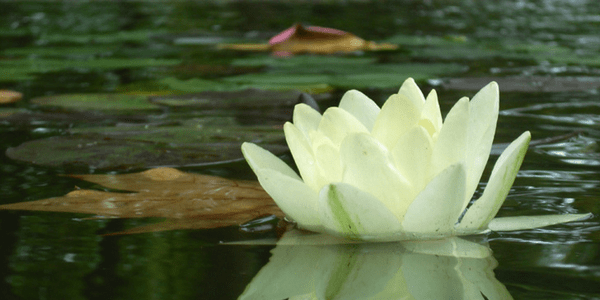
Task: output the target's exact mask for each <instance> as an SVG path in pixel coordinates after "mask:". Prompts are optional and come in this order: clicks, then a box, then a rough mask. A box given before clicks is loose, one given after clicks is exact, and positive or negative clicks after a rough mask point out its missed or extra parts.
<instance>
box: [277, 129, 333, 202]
mask: <svg viewBox="0 0 600 300" xmlns="http://www.w3.org/2000/svg"><path fill="white" fill-rule="evenodd" d="M283 131H284V132H285V140H286V141H287V144H288V147H289V148H290V152H291V153H292V156H293V157H294V161H295V162H296V166H297V167H298V170H299V171H300V175H301V176H302V179H303V180H304V182H305V183H306V184H307V185H308V186H310V187H311V188H312V189H313V190H314V191H315V193H317V192H318V191H319V190H320V189H321V185H322V182H323V180H324V179H323V178H322V177H323V176H322V175H321V174H320V173H319V169H318V168H317V164H316V161H315V155H314V153H313V151H312V148H311V146H310V144H309V143H308V141H307V140H306V138H305V137H304V135H303V134H302V132H301V131H300V130H299V129H298V128H297V127H296V126H294V124H292V123H290V122H287V123H285V125H283Z"/></svg>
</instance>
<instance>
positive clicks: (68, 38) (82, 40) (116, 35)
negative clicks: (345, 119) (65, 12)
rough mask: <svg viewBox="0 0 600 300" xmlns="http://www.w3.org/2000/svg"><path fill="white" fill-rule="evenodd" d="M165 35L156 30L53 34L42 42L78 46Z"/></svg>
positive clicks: (147, 38) (138, 41)
mask: <svg viewBox="0 0 600 300" xmlns="http://www.w3.org/2000/svg"><path fill="white" fill-rule="evenodd" d="M161 33H163V34H164V33H166V32H161V31H156V30H131V31H116V32H112V33H98V34H89V33H86V34H72V33H70V34H63V33H55V34H48V35H46V36H45V37H44V40H45V41H46V42H48V43H78V44H89V43H96V44H112V43H121V42H137V43H141V42H145V41H148V40H149V39H150V38H151V37H152V36H154V35H157V34H161Z"/></svg>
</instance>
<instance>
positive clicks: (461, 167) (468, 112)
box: [242, 78, 590, 241]
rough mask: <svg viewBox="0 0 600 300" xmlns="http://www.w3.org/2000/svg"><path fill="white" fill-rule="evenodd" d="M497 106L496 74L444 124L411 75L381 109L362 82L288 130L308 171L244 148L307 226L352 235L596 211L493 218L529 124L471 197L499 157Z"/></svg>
mask: <svg viewBox="0 0 600 300" xmlns="http://www.w3.org/2000/svg"><path fill="white" fill-rule="evenodd" d="M498 109H499V92H498V85H497V84H496V83H495V82H492V83H490V84H488V85H487V86H485V87H484V88H482V89H481V90H480V91H479V92H478V93H477V94H476V95H475V96H474V97H473V99H472V100H471V101H469V99H468V98H466V97H463V98H461V99H460V100H459V101H458V102H457V103H456V104H455V105H454V107H453V108H452V109H451V110H450V112H449V113H448V115H447V116H446V118H445V120H444V121H443V122H442V116H441V112H440V108H439V104H438V99H437V94H436V92H435V90H432V91H431V93H429V95H428V96H427V98H425V97H424V95H423V93H422V92H421V90H420V89H419V87H418V86H417V85H416V83H415V82H414V80H413V79H412V78H409V79H407V80H406V81H405V82H404V83H403V85H402V87H401V88H400V91H399V92H398V93H397V94H394V95H392V96H391V97H390V98H389V99H388V100H387V101H386V102H385V104H384V105H383V107H382V108H381V109H380V108H379V107H378V106H377V105H376V104H375V103H374V102H373V101H372V100H371V99H369V98H368V97H367V96H365V95H364V94H362V93H361V92H359V91H356V90H350V91H348V92H346V94H345V95H344V96H343V97H342V100H341V102H340V105H339V107H331V108H329V109H327V110H326V111H325V113H323V115H321V114H320V113H318V112H317V111H315V110H314V109H312V108H311V107H309V106H307V105H305V104H298V105H296V107H295V108H294V115H293V124H292V123H289V122H288V123H286V124H285V125H284V132H285V137H286V141H287V144H288V146H289V148H290V151H291V153H292V156H293V158H294V160H295V162H296V165H297V167H298V169H299V171H300V175H301V176H302V178H300V177H299V176H298V175H297V174H296V172H294V171H293V170H292V169H291V168H290V167H289V166H288V165H286V164H285V163H284V162H283V161H282V160H280V159H279V158H277V157H276V156H274V155H273V154H271V153H269V152H268V151H266V150H264V149H262V148H260V147H259V146H256V145H254V144H251V143H244V144H243V145H242V152H243V153H244V156H245V158H246V160H247V161H248V163H249V164H250V167H251V168H252V170H253V171H254V172H255V173H256V175H257V177H258V180H259V182H260V184H261V185H262V187H263V188H264V189H265V190H266V191H267V193H269V195H270V196H271V197H272V198H273V199H274V200H275V202H276V203H277V205H278V206H279V207H280V208H281V209H282V210H283V212H285V213H286V215H287V216H288V218H290V219H292V220H293V221H295V222H296V223H297V224H298V227H300V228H302V229H306V230H311V231H316V232H326V233H329V234H332V235H336V236H341V237H345V238H350V239H362V240H375V241H382V240H413V239H431V238H440V237H446V236H456V235H468V234H479V233H484V232H488V231H489V230H494V231H499V230H517V229H528V228H535V227H540V226H546V225H551V224H556V223H562V222H569V221H574V220H580V219H583V218H586V217H589V216H590V214H572V215H551V216H535V217H533V216H532V217H506V218H496V219H494V217H495V215H496V213H497V212H498V210H499V209H500V206H501V205H502V203H503V202H504V200H505V198H506V196H507V194H508V192H509V190H510V187H511V186H512V184H513V181H514V179H515V177H516V175H517V172H518V170H519V168H520V166H521V162H522V161H523V157H524V156H525V153H526V152H527V147H528V144H529V141H530V139H531V135H530V133H529V132H524V133H523V134H521V136H519V137H518V138H517V139H516V140H515V141H513V142H512V143H511V144H510V145H509V146H508V147H507V148H506V149H505V150H504V152H503V153H502V155H500V157H499V158H498V161H497V162H496V165H495V166H494V168H493V171H492V173H491V176H490V179H489V181H488V183H487V185H486V188H485V190H484V192H483V194H482V195H481V197H480V198H479V199H477V200H476V201H474V202H473V203H472V204H470V203H471V198H472V196H473V194H474V192H475V190H476V189H477V186H478V184H479V180H480V179H481V176H482V173H483V171H484V168H485V165H486V163H487V161H488V158H489V155H490V151H491V147H492V141H493V138H494V133H495V131H496V122H497V119H498ZM469 204H470V205H469ZM465 210H466V212H465Z"/></svg>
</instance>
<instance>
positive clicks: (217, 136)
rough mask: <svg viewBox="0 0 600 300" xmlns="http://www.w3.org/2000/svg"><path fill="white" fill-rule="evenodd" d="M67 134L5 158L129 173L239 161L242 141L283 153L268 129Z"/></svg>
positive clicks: (273, 132) (280, 138) (25, 145)
mask: <svg viewBox="0 0 600 300" xmlns="http://www.w3.org/2000/svg"><path fill="white" fill-rule="evenodd" d="M71 132H73V133H76V134H74V135H71V136H55V137H50V138H45V139H39V140H33V141H28V142H25V143H23V144H21V145H19V146H17V147H14V148H9V149H8V150H6V155H7V156H8V157H10V158H12V159H15V160H21V161H26V162H30V163H34V164H37V165H43V166H52V167H58V166H62V167H86V168H93V169H111V168H118V169H133V168H147V167H157V166H190V165H195V166H199V165H211V164H216V163H224V162H232V161H238V160H242V159H243V156H242V153H241V150H240V146H241V144H242V142H244V141H257V142H259V143H261V144H263V145H264V146H265V147H266V148H270V149H271V150H273V151H275V153H283V152H285V151H287V147H286V146H285V145H284V143H283V133H282V132H281V130H278V129H277V128H272V127H268V126H262V127H251V126H230V127H207V128H198V127H193V126H174V127H148V128H145V127H139V128H138V127H134V128H131V127H99V128H98V127H97V128H85V129H73V130H72V131H71Z"/></svg>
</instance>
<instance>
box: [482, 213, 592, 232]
mask: <svg viewBox="0 0 600 300" xmlns="http://www.w3.org/2000/svg"><path fill="white" fill-rule="evenodd" d="M591 217H592V214H591V213H588V214H567V215H547V216H519V217H503V218H495V219H493V220H492V221H491V222H490V224H489V225H488V227H489V229H491V230H493V231H512V230H523V229H532V228H538V227H544V226H550V225H554V224H560V223H567V222H573V221H581V220H585V219H588V218H591Z"/></svg>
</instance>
